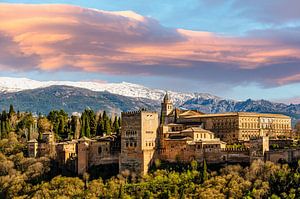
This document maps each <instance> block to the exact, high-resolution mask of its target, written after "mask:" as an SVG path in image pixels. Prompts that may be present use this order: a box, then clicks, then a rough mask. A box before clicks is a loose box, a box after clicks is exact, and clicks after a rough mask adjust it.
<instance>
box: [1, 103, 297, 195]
mask: <svg viewBox="0 0 300 199" xmlns="http://www.w3.org/2000/svg"><path fill="white" fill-rule="evenodd" d="M0 118H1V131H0V132H1V139H0V198H249V199H250V198H273V199H275V198H288V199H294V198H295V199H296V198H300V187H299V184H300V161H299V162H298V164H296V163H295V164H294V165H287V164H275V163H271V162H262V161H254V162H253V163H252V164H251V165H250V166H248V167H242V166H240V165H229V166H226V167H224V168H222V169H219V170H217V171H215V170H214V169H211V165H206V162H205V161H204V162H203V163H202V164H201V165H200V164H199V163H197V162H196V161H192V162H191V163H190V165H188V166H187V167H181V166H178V165H179V164H176V166H178V167H175V168H174V167H169V168H168V167H165V166H163V164H162V162H161V161H159V160H156V161H155V164H154V165H153V168H152V169H151V172H150V173H149V174H148V175H146V176H143V177H138V176H137V175H135V174H131V173H130V172H128V171H125V172H123V173H121V174H119V175H117V176H115V177H113V178H110V179H108V180H103V179H101V178H98V179H94V178H93V177H92V176H91V177H89V175H88V174H87V173H85V174H84V175H83V176H82V177H81V178H79V177H66V176H61V175H58V176H57V174H55V172H54V169H53V168H52V163H51V161H50V159H48V158H44V157H43V158H28V157H26V155H24V154H26V146H25V144H24V143H25V141H26V140H28V139H30V138H31V137H34V134H35V133H36V134H40V135H41V133H44V132H49V131H53V132H54V133H55V134H56V136H57V138H58V139H63V138H75V137H77V136H78V137H79V136H88V137H89V136H90V137H92V136H97V135H103V134H109V133H111V132H119V127H120V118H118V117H109V116H108V114H107V113H106V112H103V113H101V114H100V113H98V114H97V113H94V112H93V111H92V110H89V109H88V110H85V111H84V112H83V113H82V114H81V115H80V116H79V115H78V116H72V117H68V114H66V113H65V112H64V111H62V110H60V111H57V110H53V111H51V112H50V113H49V114H48V116H38V117H33V116H32V114H31V113H16V112H15V111H14V109H13V107H12V106H11V107H10V110H9V111H8V112H5V111H3V112H2V113H1V114H0ZM35 123H36V125H34V124H35ZM178 168H179V169H178ZM89 179H93V180H89Z"/></svg>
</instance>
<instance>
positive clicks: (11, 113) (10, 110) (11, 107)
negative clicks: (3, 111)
mask: <svg viewBox="0 0 300 199" xmlns="http://www.w3.org/2000/svg"><path fill="white" fill-rule="evenodd" d="M14 114H16V112H15V110H14V106H13V105H12V104H11V105H10V106H9V112H8V115H9V117H12V116H13V115H14Z"/></svg>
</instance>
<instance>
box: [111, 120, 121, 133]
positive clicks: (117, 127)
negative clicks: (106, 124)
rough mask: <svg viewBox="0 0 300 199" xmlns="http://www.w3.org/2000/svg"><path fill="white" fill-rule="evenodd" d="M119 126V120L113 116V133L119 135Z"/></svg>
mask: <svg viewBox="0 0 300 199" xmlns="http://www.w3.org/2000/svg"><path fill="white" fill-rule="evenodd" d="M119 130H120V126H119V119H118V117H117V116H115V119H114V123H113V132H114V133H117V134H119Z"/></svg>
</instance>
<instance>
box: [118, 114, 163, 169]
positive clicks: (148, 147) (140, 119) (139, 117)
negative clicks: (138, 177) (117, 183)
mask: <svg viewBox="0 0 300 199" xmlns="http://www.w3.org/2000/svg"><path fill="white" fill-rule="evenodd" d="M121 118H122V125H121V154H120V160H119V161H120V163H119V170H120V172H122V171H125V170H130V171H132V172H135V173H136V174H145V173H147V171H148V169H149V166H150V165H151V163H152V161H153V160H154V159H153V158H154V155H155V150H156V145H157V130H158V126H159V122H158V113H156V112H149V111H144V110H141V111H136V112H127V113H122V116H121Z"/></svg>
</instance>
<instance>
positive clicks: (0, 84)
mask: <svg viewBox="0 0 300 199" xmlns="http://www.w3.org/2000/svg"><path fill="white" fill-rule="evenodd" d="M59 85H61V86H72V87H77V88H84V89H88V90H91V91H107V92H110V93H113V94H118V95H122V96H126V97H134V98H146V99H150V100H161V99H162V98H163V96H164V95H165V92H166V91H164V90H161V89H152V88H147V87H145V86H142V85H138V84H132V83H128V82H122V83H100V82H84V81H78V82H75V81H36V80H31V79H27V78H12V77H0V92H4V93H12V92H18V91H24V90H31V89H37V88H46V87H49V86H59ZM168 93H169V95H170V97H171V98H172V99H173V102H174V103H175V104H176V105H180V104H182V103H184V102H185V101H187V100H189V99H193V98H201V99H220V98H219V97H217V96H213V95H210V94H207V93H183V92H174V91H168Z"/></svg>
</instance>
